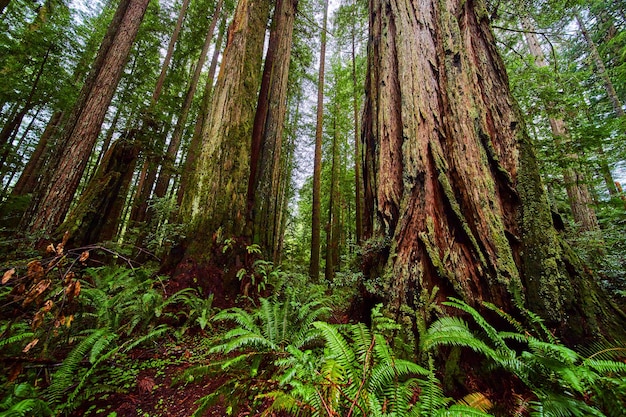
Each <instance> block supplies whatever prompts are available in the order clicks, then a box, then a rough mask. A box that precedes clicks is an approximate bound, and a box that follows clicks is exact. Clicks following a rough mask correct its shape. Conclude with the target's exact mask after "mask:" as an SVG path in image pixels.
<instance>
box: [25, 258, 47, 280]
mask: <svg viewBox="0 0 626 417" xmlns="http://www.w3.org/2000/svg"><path fill="white" fill-rule="evenodd" d="M26 268H27V275H28V276H29V277H30V278H32V279H33V281H35V282H39V281H40V280H41V279H43V277H44V270H43V266H41V262H39V261H38V260H35V261H30V262H29V263H28V265H26Z"/></svg>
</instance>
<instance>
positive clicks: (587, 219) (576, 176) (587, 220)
mask: <svg viewBox="0 0 626 417" xmlns="http://www.w3.org/2000/svg"><path fill="white" fill-rule="evenodd" d="M522 24H523V25H524V28H525V29H526V31H525V32H524V36H525V37H526V40H527V42H528V47H529V49H530V53H531V55H532V56H533V57H534V58H535V65H537V66H538V67H539V68H545V67H547V66H548V62H547V61H546V58H545V55H544V53H543V51H542V50H541V46H540V44H539V40H538V39H537V35H536V34H535V31H534V30H533V29H534V26H533V25H532V24H531V22H530V20H529V19H528V18H523V19H522ZM544 104H545V105H546V106H547V107H548V108H553V107H555V104H554V103H544ZM559 113H560V112H559ZM549 120H550V129H551V130H552V135H553V136H554V139H555V141H556V144H557V147H558V148H563V147H567V146H568V145H569V144H570V143H571V138H570V136H569V133H568V130H567V125H566V124H565V121H564V120H563V118H560V117H552V116H551V117H549ZM566 156H567V159H569V160H570V161H576V160H578V155H577V154H575V153H572V152H569V153H567V155H566ZM563 181H564V182H565V189H566V191H567V197H568V200H569V204H570V208H571V210H572V216H573V217H574V221H575V222H576V223H578V224H579V225H580V227H581V229H582V230H584V231H587V232H592V231H598V230H600V226H599V224H598V218H597V216H596V212H595V210H594V209H593V200H592V198H591V193H590V192H589V188H588V187H587V183H586V180H585V176H584V175H583V173H582V172H579V171H576V170H574V168H572V167H571V166H565V167H564V168H563Z"/></svg>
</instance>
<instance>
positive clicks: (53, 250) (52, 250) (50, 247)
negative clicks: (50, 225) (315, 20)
mask: <svg viewBox="0 0 626 417" xmlns="http://www.w3.org/2000/svg"><path fill="white" fill-rule="evenodd" d="M46 252H47V253H57V250H56V248H55V247H54V244H53V243H51V244H49V245H48V246H46Z"/></svg>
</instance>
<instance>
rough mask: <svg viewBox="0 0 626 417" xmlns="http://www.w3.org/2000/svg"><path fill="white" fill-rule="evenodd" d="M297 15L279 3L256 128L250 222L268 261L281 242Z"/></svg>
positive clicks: (287, 0) (290, 3)
mask: <svg viewBox="0 0 626 417" xmlns="http://www.w3.org/2000/svg"><path fill="white" fill-rule="evenodd" d="M295 14H296V2H295V1H294V0H278V1H277V2H276V6H275V8H274V17H273V19H272V27H271V31H270V38H269V44H268V49H267V54H266V56H265V66H264V69H263V76H262V79H261V88H260V92H259V99H258V104H257V109H256V114H255V118H254V125H253V127H252V144H251V159H250V177H249V179H248V195H247V204H248V221H249V222H250V223H251V229H252V233H253V240H254V242H256V243H258V244H259V245H260V246H261V248H262V251H263V253H264V255H265V256H266V257H268V258H269V257H270V256H272V253H273V250H274V248H275V247H276V244H275V242H276V240H277V239H280V236H279V235H278V234H277V231H278V230H279V229H280V228H279V227H277V223H278V222H279V217H280V215H279V213H278V210H279V209H280V207H281V203H280V198H281V193H280V178H281V175H284V174H283V173H282V171H281V170H282V163H281V158H282V148H283V131H284V123H285V112H286V108H287V81H288V78H289V64H290V58H291V45H292V39H293V27H294V22H295Z"/></svg>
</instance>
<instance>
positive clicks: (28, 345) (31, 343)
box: [22, 339, 39, 353]
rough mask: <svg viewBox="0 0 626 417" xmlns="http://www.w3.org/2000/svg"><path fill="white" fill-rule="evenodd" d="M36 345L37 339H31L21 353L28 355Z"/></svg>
mask: <svg viewBox="0 0 626 417" xmlns="http://www.w3.org/2000/svg"><path fill="white" fill-rule="evenodd" d="M37 343H39V339H33V341H32V342H30V343H29V344H27V345H26V347H25V348H24V349H22V353H28V351H29V350H31V349H32V348H34V347H35V345H36V344H37Z"/></svg>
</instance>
